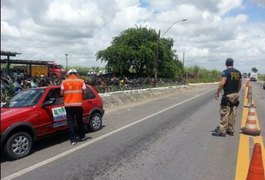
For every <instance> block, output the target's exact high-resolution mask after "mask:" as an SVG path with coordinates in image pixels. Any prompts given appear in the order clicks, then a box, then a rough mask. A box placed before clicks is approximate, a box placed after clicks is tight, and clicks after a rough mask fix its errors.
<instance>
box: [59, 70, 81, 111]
mask: <svg viewBox="0 0 265 180" xmlns="http://www.w3.org/2000/svg"><path fill="white" fill-rule="evenodd" d="M61 89H62V90H63V91H64V106H65V107H71V106H72V107H77V106H82V103H83V89H85V84H84V81H83V80H82V79H79V78H78V77H77V76H76V75H73V74H72V75H70V76H69V77H68V78H67V79H65V80H64V81H63V82H62V86H61Z"/></svg>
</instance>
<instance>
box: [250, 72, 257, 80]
mask: <svg viewBox="0 0 265 180" xmlns="http://www.w3.org/2000/svg"><path fill="white" fill-rule="evenodd" d="M257 80H258V73H254V72H251V73H250V81H257Z"/></svg>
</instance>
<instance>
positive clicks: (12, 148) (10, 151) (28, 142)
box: [5, 132, 33, 159]
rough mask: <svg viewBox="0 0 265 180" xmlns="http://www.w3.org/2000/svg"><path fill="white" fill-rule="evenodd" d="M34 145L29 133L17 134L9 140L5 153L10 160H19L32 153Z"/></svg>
mask: <svg viewBox="0 0 265 180" xmlns="http://www.w3.org/2000/svg"><path fill="white" fill-rule="evenodd" d="M32 144H33V142H32V137H31V136H30V135H29V134H28V133H26V132H17V133H15V134H13V135H12V136H10V137H9V138H8V140H7V142H6V145H5V151H6V153H7V155H8V156H9V157H10V158H12V159H19V158H22V157H25V156H27V155H28V154H29V153H30V151H31V148H32Z"/></svg>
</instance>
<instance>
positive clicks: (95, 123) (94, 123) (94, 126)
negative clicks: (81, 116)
mask: <svg viewBox="0 0 265 180" xmlns="http://www.w3.org/2000/svg"><path fill="white" fill-rule="evenodd" d="M101 127H102V116H101V114H99V113H93V114H92V115H91V116H90V119H89V129H90V130H91V131H98V130H100V129H101Z"/></svg>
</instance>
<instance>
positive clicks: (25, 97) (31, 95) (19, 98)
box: [7, 89, 45, 107]
mask: <svg viewBox="0 0 265 180" xmlns="http://www.w3.org/2000/svg"><path fill="white" fill-rule="evenodd" d="M44 92H45V89H28V90H24V91H20V92H19V93H18V94H17V95H15V96H14V97H13V98H12V99H10V101H9V103H8V104H7V107H26V106H35V105H36V104H37V103H38V102H39V100H40V98H41V96H42V94H43V93H44Z"/></svg>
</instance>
